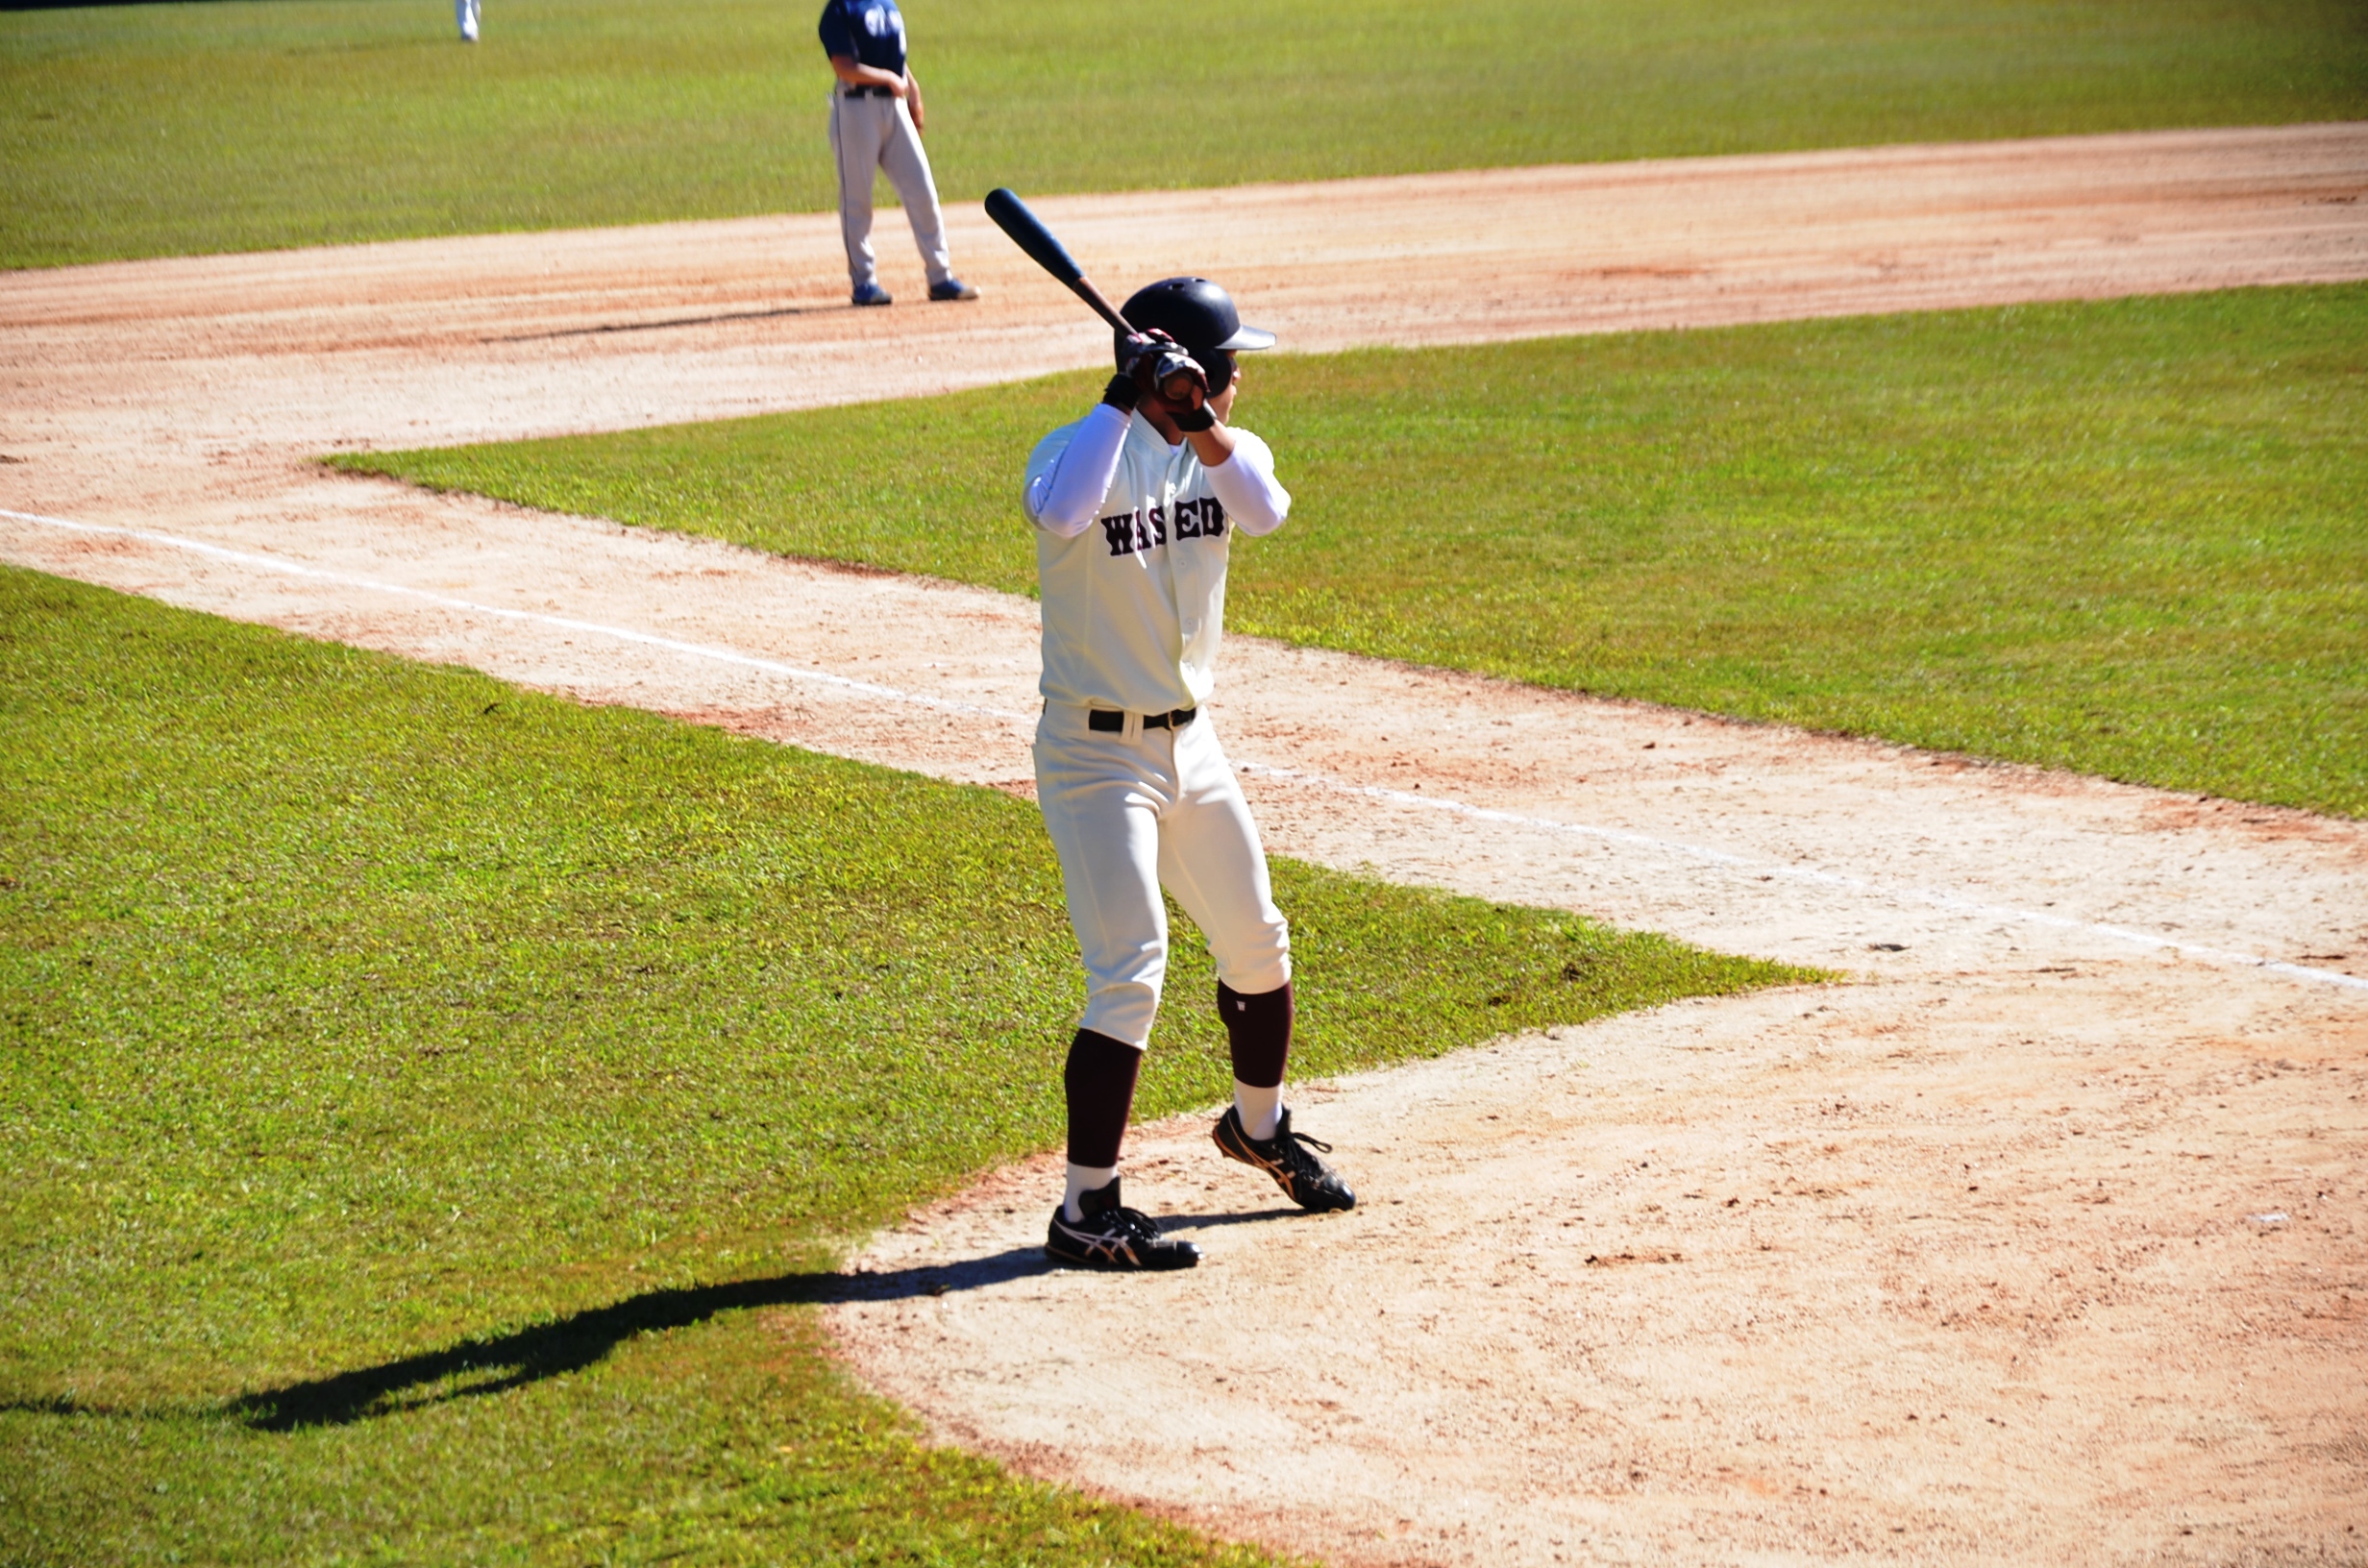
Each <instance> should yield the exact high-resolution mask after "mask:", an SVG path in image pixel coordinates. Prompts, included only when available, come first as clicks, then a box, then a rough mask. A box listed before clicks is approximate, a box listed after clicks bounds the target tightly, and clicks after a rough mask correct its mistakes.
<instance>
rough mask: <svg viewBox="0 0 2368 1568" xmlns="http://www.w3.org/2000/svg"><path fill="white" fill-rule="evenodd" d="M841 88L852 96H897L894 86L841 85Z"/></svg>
mask: <svg viewBox="0 0 2368 1568" xmlns="http://www.w3.org/2000/svg"><path fill="white" fill-rule="evenodd" d="M839 90H840V91H841V92H843V93H845V94H846V95H847V96H848V97H850V98H894V97H895V96H896V92H895V91H894V89H892V88H888V87H875V86H868V85H867V86H860V87H841V88H840V89H839Z"/></svg>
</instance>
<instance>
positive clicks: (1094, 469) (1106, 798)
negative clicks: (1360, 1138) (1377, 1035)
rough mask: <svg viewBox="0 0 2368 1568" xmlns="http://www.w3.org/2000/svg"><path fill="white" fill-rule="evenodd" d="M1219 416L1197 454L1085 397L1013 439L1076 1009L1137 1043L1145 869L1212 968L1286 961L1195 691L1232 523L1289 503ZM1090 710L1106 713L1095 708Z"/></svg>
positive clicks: (1282, 513) (1142, 1010)
mask: <svg viewBox="0 0 2368 1568" xmlns="http://www.w3.org/2000/svg"><path fill="white" fill-rule="evenodd" d="M1232 434H1233V437H1234V441H1235V448H1234V453H1233V455H1232V456H1231V457H1230V458H1228V459H1227V460H1226V461H1225V462H1223V463H1221V464H1219V465H1218V466H1217V467H1215V468H1209V467H1206V466H1204V465H1203V464H1202V463H1201V461H1200V459H1199V457H1198V455H1197V454H1196V453H1195V452H1194V451H1193V448H1192V445H1191V443H1190V442H1186V443H1184V444H1183V445H1180V446H1174V447H1171V446H1170V445H1168V443H1167V442H1166V441H1165V440H1164V439H1162V438H1161V436H1160V434H1159V432H1158V431H1157V430H1156V429H1153V428H1152V427H1151V425H1150V422H1149V421H1147V420H1146V419H1145V418H1144V417H1143V416H1142V415H1141V414H1129V413H1126V412H1123V411H1122V410H1120V409H1118V408H1115V407H1113V406H1111V405H1110V404H1100V405H1098V406H1097V407H1096V408H1095V409H1094V411H1093V412H1092V413H1090V414H1088V415H1086V417H1085V418H1083V419H1081V420H1079V421H1077V422H1076V423H1075V424H1073V425H1065V426H1063V427H1062V428H1061V429H1057V430H1054V431H1053V432H1052V433H1051V434H1050V435H1048V436H1046V437H1045V438H1044V440H1043V441H1041V442H1039V443H1038V444H1037V447H1036V450H1035V451H1034V452H1033V453H1030V454H1029V457H1028V464H1027V490H1026V508H1027V515H1028V518H1029V520H1030V521H1031V522H1033V523H1034V524H1035V525H1036V528H1037V535H1036V569H1037V578H1038V582H1039V584H1040V586H1041V590H1042V595H1043V604H1044V681H1043V691H1044V696H1045V711H1044V718H1043V720H1042V721H1041V723H1039V724H1038V725H1037V729H1036V746H1035V756H1036V797H1037V802H1038V804H1039V805H1040V807H1041V808H1042V809H1043V812H1044V818H1045V825H1046V827H1047V828H1048V829H1049V831H1050V833H1051V835H1052V843H1053V845H1054V847H1055V848H1056V849H1057V850H1058V851H1059V854H1060V857H1061V878H1062V882H1063V884H1064V886H1065V888H1066V890H1067V892H1068V895H1069V919H1070V923H1071V925H1072V926H1073V928H1074V929H1075V931H1076V934H1077V944H1078V946H1079V947H1080V948H1081V949H1082V951H1083V953H1084V957H1085V966H1086V970H1087V973H1088V976H1089V984H1088V991H1087V996H1086V1007H1085V1017H1084V1018H1083V1019H1082V1020H1081V1027H1083V1028H1085V1029H1089V1030H1092V1031H1094V1032H1095V1033H1097V1034H1100V1035H1105V1036H1108V1037H1109V1038H1110V1039H1112V1040H1118V1041H1126V1042H1127V1043H1129V1044H1133V1045H1136V1046H1138V1047H1140V1046H1142V1045H1144V1044H1146V1043H1147V1041H1149V1039H1150V1035H1151V1022H1152V1018H1153V1017H1154V1016H1155V1015H1156V1014H1157V1012H1158V1009H1159V994H1160V986H1161V982H1162V981H1163V980H1164V979H1165V977H1166V974H1167V968H1168V918H1167V908H1166V906H1165V905H1164V904H1163V903H1162V902H1161V900H1160V888H1161V887H1162V886H1163V885H1164V886H1166V887H1167V889H1168V890H1169V891H1170V892H1172V893H1173V894H1175V897H1176V901H1177V902H1178V903H1180V904H1181V905H1183V907H1184V908H1185V910H1186V911H1187V912H1188V913H1189V914H1190V915H1191V916H1192V918H1193V919H1194V920H1196V922H1198V924H1199V926H1200V929H1201V930H1202V932H1203V933H1205V934H1206V935H1207V937H1208V940H1209V949H1210V951H1211V953H1212V954H1213V955H1214V956H1215V958H1216V960H1217V972H1218V978H1219V979H1220V980H1221V981H1223V982H1224V983H1225V984H1226V985H1228V986H1231V987H1232V988H1233V989H1234V990H1235V991H1237V992H1244V993H1260V992H1271V991H1274V990H1276V989H1278V988H1280V987H1282V986H1283V985H1285V984H1287V983H1289V981H1290V979H1291V934H1290V928H1289V927H1288V926H1287V925H1286V924H1285V922H1284V920H1283V917H1282V913H1281V912H1280V911H1279V910H1277V909H1276V908H1275V907H1274V898H1273V894H1272V891H1271V888H1270V884H1269V881H1268V877H1267V862H1266V851H1265V849H1264V848H1263V846H1262V845H1260V844H1259V842H1258V826H1257V824H1256V823H1255V822H1254V821H1251V820H1250V814H1249V805H1248V802H1247V801H1246V800H1244V799H1243V797H1242V788H1241V785H1240V783H1239V782H1238V781H1237V780H1236V779H1235V777H1234V774H1233V766H1232V764H1231V763H1229V762H1227V761H1226V759H1225V753H1224V750H1223V748H1222V747H1221V746H1220V745H1219V744H1218V739H1217V734H1216V730H1215V727H1214V726H1213V725H1212V724H1211V723H1210V720H1209V716H1208V714H1207V713H1206V712H1203V711H1199V710H1200V709H1201V708H1202V705H1203V704H1204V703H1205V702H1206V701H1207V699H1208V696H1209V692H1210V688H1211V686H1212V683H1213V679H1214V675H1215V666H1216V662H1217V650H1218V644H1219V641H1220V639H1221V635H1222V629H1223V627H1222V623H1223V618H1224V608H1225V564H1226V556H1227V553H1228V551H1229V550H1230V548H1231V546H1232V543H1233V536H1234V533H1235V532H1236V531H1237V530H1239V531H1241V532H1245V533H1251V534H1265V533H1271V532H1273V531H1274V530H1275V529H1276V528H1278V527H1282V525H1283V520H1284V518H1285V517H1286V515H1288V513H1289V512H1290V509H1291V497H1290V494H1289V493H1288V492H1287V491H1285V490H1284V489H1283V487H1282V486H1281V485H1280V484H1278V483H1276V482H1275V478H1274V459H1273V455H1272V453H1270V452H1269V451H1268V449H1267V445H1266V443H1265V442H1263V441H1261V440H1259V439H1258V437H1256V436H1255V435H1252V434H1250V433H1249V432H1248V431H1246V430H1241V429H1234V430H1233V431H1232ZM1097 713H1098V714H1101V715H1103V716H1104V717H1103V718H1102V720H1101V723H1103V724H1105V725H1111V726H1113V727H1108V728H1100V729H1098V728H1096V727H1095V723H1094V718H1093V716H1094V715H1095V714H1097ZM1187 714H1190V715H1191V717H1190V719H1189V721H1186V720H1185V717H1184V716H1185V715H1187ZM1113 716H1115V718H1114V717H1113ZM1163 717H1165V718H1168V719H1170V721H1171V722H1170V723H1169V724H1168V725H1166V726H1165V727H1161V726H1159V725H1157V724H1156V723H1149V724H1147V723H1145V720H1146V719H1147V718H1150V719H1153V720H1157V719H1159V718H1163Z"/></svg>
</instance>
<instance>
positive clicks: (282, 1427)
mask: <svg viewBox="0 0 2368 1568" xmlns="http://www.w3.org/2000/svg"><path fill="white" fill-rule="evenodd" d="M1050 1266H1051V1265H1050V1264H1049V1263H1048V1262H1046V1261H1045V1256H1044V1253H1043V1251H1042V1250H1041V1249H1039V1248H1036V1247H1032V1246H1031V1247H1014V1248H1011V1249H1009V1250H1007V1251H1004V1252H999V1253H994V1254H990V1255H989V1256H986V1257H983V1258H974V1259H966V1260H963V1261H961V1262H953V1263H941V1264H935V1265H932V1266H930V1267H926V1268H906V1269H892V1270H887V1271H884V1272H881V1273H876V1274H839V1273H826V1272H823V1271H821V1270H803V1271H799V1272H794V1273H788V1274H776V1275H772V1276H769V1277H767V1278H764V1279H755V1280H735V1281H732V1282H730V1283H728V1284H724V1285H702V1286H686V1287H680V1288H675V1289H666V1290H650V1291H645V1292H644V1293H643V1294H641V1295H638V1296H629V1297H628V1298H627V1299H625V1300H623V1301H620V1302H616V1303H613V1304H611V1305H609V1306H606V1307H595V1308H592V1309H590V1310H588V1311H580V1312H574V1313H571V1314H569V1315H568V1316H566V1317H562V1318H557V1319H555V1320H554V1321H552V1322H549V1323H538V1324H535V1325H534V1326H532V1327H531V1328H525V1329H519V1330H516V1331H514V1332H512V1333H509V1334H504V1335H494V1336H492V1337H490V1338H479V1339H466V1340H463V1341H461V1342H460V1343H458V1344H456V1345H451V1346H447V1347H446V1348H444V1349H442V1350H432V1351H426V1352H423V1353H421V1354H419V1355H417V1356H406V1357H403V1358H402V1359H400V1360H392V1361H386V1362H383V1363H382V1364H380V1365H378V1366H366V1367H359V1368H357V1369H355V1370H353V1371H350V1372H338V1373H333V1374H332V1375H331V1376H329V1377H325V1378H313V1379H308V1380H307V1381H305V1382H303V1383H291V1384H284V1385H283V1386H281V1387H278V1388H266V1389H262V1390H260V1391H259V1392H256V1393H252V1394H247V1395H243V1396H241V1397H240V1398H238V1399H236V1400H234V1401H232V1402H231V1404H230V1405H229V1407H228V1409H229V1411H230V1413H231V1414H233V1415H234V1416H235V1417H237V1418H238V1419H240V1420H242V1421H244V1422H245V1423H246V1424H247V1425H248V1426H250V1427H252V1428H255V1429H256V1430H258V1431H261V1432H294V1431H298V1430H300V1429H303V1428H306V1427H339V1426H351V1425H353V1424H354V1423H356V1422H358V1421H365V1420H371V1419H374V1418H376V1417H379V1416H382V1415H392V1414H395V1413H397V1412H399V1411H403V1410H408V1409H419V1408H421V1407H424V1406H430V1405H440V1404H444V1403H446V1402H448V1401H451V1400H455V1399H474V1398H478V1397H480V1396H482V1395H485V1394H496V1393H500V1392H502V1391H503V1390H504V1389H507V1388H517V1387H521V1386H524V1385H525V1384H532V1383H539V1382H541V1381H542V1380H544V1379H546V1378H552V1377H557V1376H560V1375H562V1374H564V1373H569V1372H578V1371H581V1370H582V1369H584V1368H585V1367H588V1366H591V1365H593V1364H595V1363H596V1362H599V1361H601V1360H604V1359H605V1358H606V1357H607V1356H608V1354H609V1353H610V1352H611V1351H613V1350H615V1349H616V1347H617V1346H618V1345H620V1344H622V1343H624V1342H625V1341H626V1340H628V1339H630V1338H632V1337H633V1336H634V1335H642V1334H649V1333H653V1332H655V1331H660V1330H665V1329H680V1328H688V1327H690V1326H692V1325H694V1324H698V1323H703V1322H705V1321H707V1320H708V1319H709V1318H712V1317H715V1316H716V1315H718V1314H719V1313H723V1312H734V1311H748V1310H750V1309H752V1308H759V1307H793V1306H815V1305H821V1304H824V1303H828V1302H838V1301H900V1300H906V1299H909V1298H911V1297H914V1296H942V1295H945V1294H947V1293H948V1292H950V1291H954V1290H974V1289H977V1288H979V1287H980V1286H990V1285H999V1284H1002V1283H1004V1282H1005V1281H1009V1280H1015V1279H1021V1278H1024V1277H1025V1276H1028V1275H1031V1274H1037V1273H1042V1272H1044V1271H1045V1270H1047V1269H1048V1268H1049V1267H1050ZM42 1408H43V1409H59V1408H60V1407H59V1405H58V1402H55V1401H52V1402H49V1403H48V1404H46V1405H44V1406H43V1407H42ZM75 1413H85V1412H83V1411H81V1410H80V1409H79V1408H78V1409H76V1412H75Z"/></svg>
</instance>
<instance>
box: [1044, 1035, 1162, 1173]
mask: <svg viewBox="0 0 2368 1568" xmlns="http://www.w3.org/2000/svg"><path fill="white" fill-rule="evenodd" d="M1142 1071H1143V1053H1142V1052H1141V1051H1139V1050H1137V1049H1135V1048H1134V1047H1133V1046H1132V1045H1129V1044H1127V1043H1126V1042H1125V1041H1122V1040H1112V1039H1111V1038H1110V1037H1109V1036H1108V1035H1098V1034H1096V1033H1095V1032H1094V1031H1093V1030H1091V1029H1080V1030H1078V1031H1077V1038H1076V1039H1074V1040H1073V1041H1070V1042H1069V1065H1068V1066H1066V1067H1064V1068H1062V1070H1061V1087H1062V1088H1063V1089H1064V1090H1067V1091H1068V1093H1069V1163H1070V1164H1073V1165H1094V1166H1101V1165H1115V1164H1118V1163H1119V1144H1120V1143H1121V1142H1122V1141H1124V1139H1125V1138H1126V1115H1127V1113H1128V1112H1130V1111H1132V1110H1133V1109H1134V1106H1135V1078H1136V1076H1137V1075H1138V1074H1139V1073H1141V1072H1142Z"/></svg>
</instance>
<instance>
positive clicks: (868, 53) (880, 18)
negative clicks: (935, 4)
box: [822, 0, 904, 76]
mask: <svg viewBox="0 0 2368 1568" xmlns="http://www.w3.org/2000/svg"><path fill="white" fill-rule="evenodd" d="M822 38H823V53H824V54H826V55H851V56H852V57H853V58H854V61H855V63H856V64H858V65H876V66H878V67H879V68H880V69H881V70H883V71H886V72H887V73H888V74H889V75H890V76H902V75H903V74H904V17H903V14H902V13H901V12H899V11H898V10H897V0H829V3H828V4H827V5H826V6H824V7H823V25H822Z"/></svg>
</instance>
